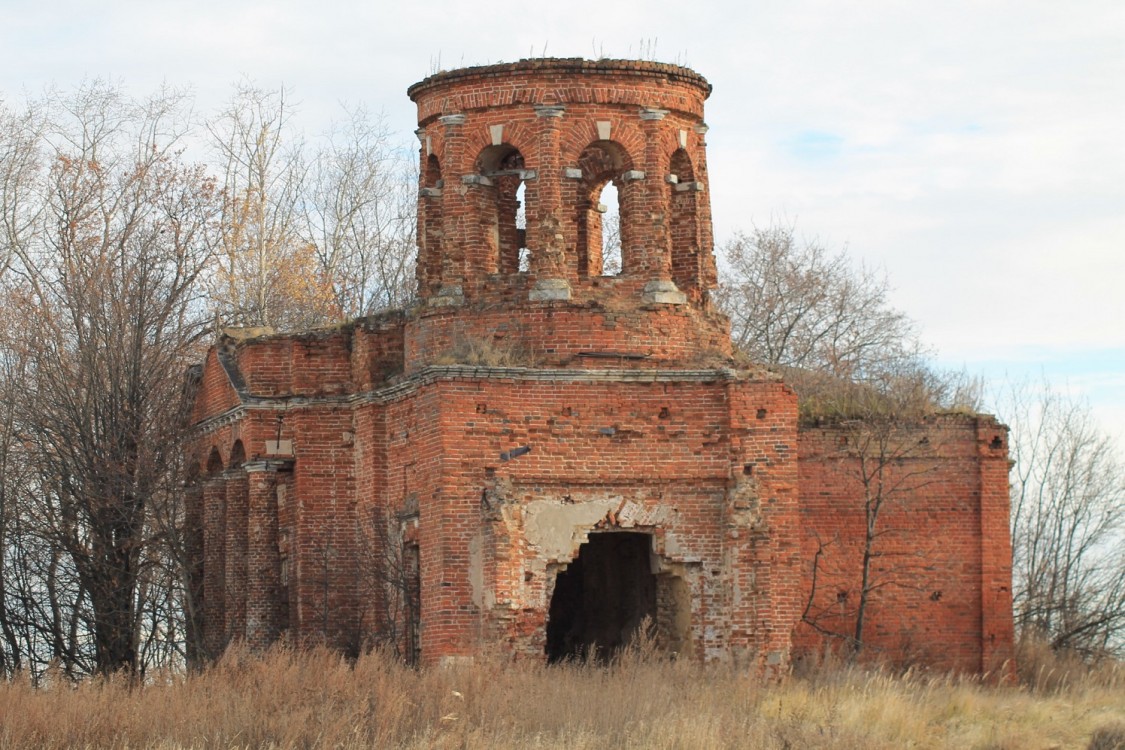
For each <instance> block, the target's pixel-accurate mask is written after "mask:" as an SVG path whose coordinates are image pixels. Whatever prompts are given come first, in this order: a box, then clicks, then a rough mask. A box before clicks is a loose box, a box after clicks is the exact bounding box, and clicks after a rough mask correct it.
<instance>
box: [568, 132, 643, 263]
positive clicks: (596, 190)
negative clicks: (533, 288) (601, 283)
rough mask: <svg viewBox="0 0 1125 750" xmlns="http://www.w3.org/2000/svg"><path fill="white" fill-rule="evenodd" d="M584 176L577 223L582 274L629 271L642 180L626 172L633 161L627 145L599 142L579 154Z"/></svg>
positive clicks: (575, 220) (578, 195)
mask: <svg viewBox="0 0 1125 750" xmlns="http://www.w3.org/2000/svg"><path fill="white" fill-rule="evenodd" d="M578 168H579V170H580V171H581V175H582V177H581V181H580V182H579V184H578V188H577V196H576V198H577V201H576V205H575V217H574V222H575V228H576V230H577V243H576V244H577V257H576V258H575V262H576V263H577V266H578V276H579V277H592V276H617V275H620V274H623V273H629V272H630V271H631V270H632V269H631V267H630V264H631V259H630V258H629V241H630V238H631V231H632V222H631V219H630V216H631V212H630V207H631V206H632V205H633V204H634V203H635V201H636V186H637V183H636V182H635V181H634V182H628V181H626V179H625V175H626V174H627V173H628V172H630V170H631V169H632V160H631V159H630V157H629V154H628V152H627V151H626V150H625V148H624V147H623V146H621V144H619V143H616V142H614V141H604V140H602V141H595V142H593V143H591V144H590V145H589V146H587V147H586V148H585V149H583V151H582V153H581V154H580V155H579V157H578Z"/></svg>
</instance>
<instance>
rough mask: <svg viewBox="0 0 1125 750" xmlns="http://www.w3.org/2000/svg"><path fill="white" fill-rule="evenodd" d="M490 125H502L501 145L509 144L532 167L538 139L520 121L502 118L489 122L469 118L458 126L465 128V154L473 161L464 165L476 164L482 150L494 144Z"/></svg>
mask: <svg viewBox="0 0 1125 750" xmlns="http://www.w3.org/2000/svg"><path fill="white" fill-rule="evenodd" d="M492 125H503V126H504V131H503V135H502V137H501V143H500V145H502V146H509V147H511V148H514V149H516V150H517V151H519V152H520V153H521V154H523V156H524V159H525V160H526V161H527V163H528V166H529V167H534V164H535V163H536V162H537V161H538V159H537V157H538V153H539V152H538V141H537V138H536V133H535V132H534V130H533V129H532V128H529V127H527V125H526V124H525V123H522V122H505V121H503V120H500V121H497V122H491V121H488V120H481V121H477V120H469V121H468V122H466V123H465V124H464V125H461V126H459V127H461V128H465V129H466V130H465V156H466V158H467V157H469V156H470V155H472V156H473V162H472V163H471V164H467V165H466V169H472V168H474V167H475V166H476V163H477V161H476V160H477V159H478V158H479V155H480V153H481V152H482V151H484V150H485V149H487V148H489V147H492V146H494V145H495V144H493V142H492V130H491V126H492Z"/></svg>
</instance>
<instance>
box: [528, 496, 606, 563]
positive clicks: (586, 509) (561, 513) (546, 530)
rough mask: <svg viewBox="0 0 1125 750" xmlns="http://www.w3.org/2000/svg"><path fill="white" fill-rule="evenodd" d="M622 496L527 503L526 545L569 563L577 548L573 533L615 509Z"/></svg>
mask: <svg viewBox="0 0 1125 750" xmlns="http://www.w3.org/2000/svg"><path fill="white" fill-rule="evenodd" d="M620 504H621V499H620V498H616V497H609V498H604V499H599V500H590V501H588V502H584V503H564V502H562V501H561V500H533V501H531V502H530V503H528V504H527V512H526V516H525V521H524V533H525V535H526V537H527V541H528V543H529V544H531V545H533V546H535V547H538V548H539V552H540V555H541V557H542V558H544V559H545V560H551V561H557V562H569V561H570V560H571V558H573V557H574V550H575V548H576V547H577V544H576V542H577V541H580V540H578V539H576V538H575V537H576V532H578V531H579V529H590V528H593V526H594V524H596V523H597V522H598V521H600V520H602V519H603V518H605V516H606V514H607V513H609V512H610V511H613V510H616V509H617V507H618V506H619V505H620Z"/></svg>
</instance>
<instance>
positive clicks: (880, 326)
mask: <svg viewBox="0 0 1125 750" xmlns="http://www.w3.org/2000/svg"><path fill="white" fill-rule="evenodd" d="M722 256H723V259H724V260H725V262H726V270H725V273H724V274H723V278H722V281H721V283H720V286H719V290H718V294H717V300H718V303H719V306H720V307H721V308H722V309H723V311H724V312H726V313H727V314H728V315H729V316H730V317H731V334H732V337H733V339H734V344H735V346H737V347H738V348H740V349H742V350H743V351H744V352H746V353H747V354H748V355H750V357H752V358H753V359H754V360H756V361H759V362H763V363H765V364H770V365H785V366H789V367H797V368H802V369H806V370H816V371H820V372H826V373H829V374H831V375H834V376H836V377H840V378H846V379H848V380H865V379H867V378H869V377H870V376H871V375H872V374H873V373H874V372H877V371H880V370H882V369H885V365H886V364H887V363H888V362H891V363H897V362H899V361H901V360H906V359H911V358H913V357H915V356H916V354H917V352H918V349H919V347H918V341H917V338H916V335H915V330H914V325H913V324H912V323H911V322H910V320H909V319H907V317H906V316H905V315H903V314H902V313H901V312H899V311H897V310H895V309H893V308H892V307H891V306H890V303H889V301H888V299H887V294H888V292H889V290H890V287H889V284H888V282H887V279H886V276H884V275H882V274H878V273H875V272H873V271H871V270H870V269H867V268H864V267H862V266H858V267H857V266H855V265H854V264H852V263H851V262H850V261H849V259H848V257H847V256H846V255H845V254H844V253H839V254H837V255H832V254H830V253H829V252H828V251H827V250H825V249H824V248H823V247H822V246H821V245H819V244H816V243H815V242H809V243H804V244H802V243H800V242H799V241H798V239H797V237H796V235H795V231H794V229H793V228H792V227H784V226H778V227H771V228H769V229H754V230H753V232H751V233H750V234H749V235H747V234H741V233H740V234H737V235H735V237H734V239H732V240H730V241H729V242H727V243H726V244H725V245H724V246H723V248H722Z"/></svg>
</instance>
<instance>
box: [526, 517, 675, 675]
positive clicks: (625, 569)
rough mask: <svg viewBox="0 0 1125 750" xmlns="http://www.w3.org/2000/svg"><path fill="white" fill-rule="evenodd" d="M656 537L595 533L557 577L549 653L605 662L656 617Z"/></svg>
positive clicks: (549, 625) (550, 614)
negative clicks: (653, 564) (653, 553)
mask: <svg viewBox="0 0 1125 750" xmlns="http://www.w3.org/2000/svg"><path fill="white" fill-rule="evenodd" d="M651 549H652V537H651V536H650V535H649V534H640V533H635V532H601V533H594V534H591V535H590V539H589V541H587V542H586V543H585V544H583V545H582V546H581V547H580V548H579V549H578V555H577V556H576V557H575V558H574V560H573V561H572V562H571V563H570V564H569V565H568V566H567V568H566V570H563V571H560V572H559V574H558V575H557V576H556V578H555V590H554V594H553V595H552V597H551V606H550V609H549V610H548V613H547V643H546V648H545V651H546V654H547V660H548V661H550V662H558V661H563V660H567V659H578V660H582V661H585V660H587V659H594V660H598V661H605V660H607V659H609V658H611V657H612V656H613V654H614V653H616V652H617V651H619V650H620V649H621V648H622V647H623V646H625V645H627V644H628V643H629V642H630V640H631V639H632V638H633V637H634V636H635V635H636V634H637V633H638V630H639V629H640V628H641V627H643V626H644V625H645V624H646V623H648V624H654V623H655V622H656V616H657V611H656V609H657V579H656V576H655V575H653V573H652V569H651V560H650V557H651Z"/></svg>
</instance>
